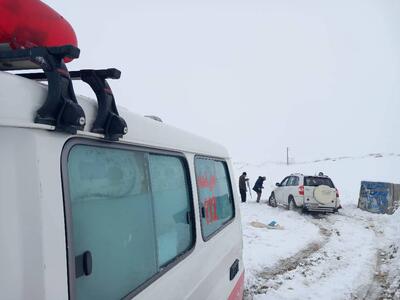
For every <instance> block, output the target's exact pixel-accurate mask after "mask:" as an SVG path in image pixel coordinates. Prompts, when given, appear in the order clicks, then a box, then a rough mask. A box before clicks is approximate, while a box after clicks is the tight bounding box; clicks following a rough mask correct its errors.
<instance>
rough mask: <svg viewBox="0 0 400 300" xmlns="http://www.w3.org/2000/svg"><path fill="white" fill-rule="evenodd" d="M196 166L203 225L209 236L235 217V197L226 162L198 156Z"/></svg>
mask: <svg viewBox="0 0 400 300" xmlns="http://www.w3.org/2000/svg"><path fill="white" fill-rule="evenodd" d="M195 166H196V182H197V189H198V194H199V201H200V207H201V210H202V214H201V226H202V232H203V236H204V237H205V238H207V237H209V236H210V235H211V234H213V233H214V232H215V231H217V230H218V229H219V228H221V227H222V226H223V225H224V224H225V223H226V222H228V221H229V220H230V219H232V218H233V217H234V207H233V197H232V192H231V186H230V181H229V175H228V169H227V167H226V164H225V163H224V162H222V161H217V160H212V159H206V158H196V160H195Z"/></svg>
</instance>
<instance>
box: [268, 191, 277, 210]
mask: <svg viewBox="0 0 400 300" xmlns="http://www.w3.org/2000/svg"><path fill="white" fill-rule="evenodd" d="M268 204H269V205H270V206H272V207H277V206H278V205H277V203H276V199H275V194H274V193H271V196H269V199H268Z"/></svg>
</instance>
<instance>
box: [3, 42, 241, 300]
mask: <svg viewBox="0 0 400 300" xmlns="http://www.w3.org/2000/svg"><path fill="white" fill-rule="evenodd" d="M76 49H77V48H75V49H74V48H71V47H70V48H65V47H64V48H63V49H62V47H53V48H37V49H33V50H32V49H30V50H29V51H28V50H18V51H16V50H7V51H0V70H2V71H0V245H1V246H0V249H1V250H0V253H1V255H0V299H4V300H22V299H29V300H103V299H104V300H113V299H135V300H148V299H163V300H168V299H170V300H177V299H194V300H206V299H209V300H221V299H229V300H236V299H242V297H243V284H244V269H243V260H242V232H241V223H240V212H239V201H238V196H237V193H236V189H235V188H234V182H235V179H234V177H233V172H232V166H231V162H230V159H229V155H228V153H227V151H226V150H225V148H224V147H222V146H220V145H218V144H215V143H213V142H210V141H209V140H207V139H204V138H201V137H198V136H195V135H193V134H189V133H187V132H185V131H183V130H179V129H176V128H174V127H172V126H169V125H167V124H165V123H162V122H159V121H157V120H154V119H151V118H146V117H142V116H139V115H136V114H133V113H131V112H129V111H127V110H124V109H121V108H118V109H117V106H116V105H115V99H114V96H113V95H112V92H111V90H110V88H109V86H108V84H107V81H106V80H105V79H107V78H118V77H119V75H118V71H117V70H115V69H108V70H84V71H76V72H69V71H68V70H67V69H66V67H65V65H64V64H63V63H62V62H61V61H60V59H62V58H63V57H65V55H67V56H68V55H70V56H71V57H72V56H73V55H74V54H73V52H74V50H76ZM78 50H79V49H78ZM71 51H72V52H71ZM66 53H67V54H66ZM68 53H69V54H68ZM75 55H76V53H75ZM30 64H32V65H30ZM34 65H36V66H39V67H40V68H42V69H44V71H45V73H31V74H15V70H21V69H26V68H34V67H35V66H34ZM10 70H14V73H13V74H11V73H10V72H7V71H10ZM73 79H77V80H78V79H80V80H83V81H85V82H87V83H89V84H90V86H91V87H92V88H93V90H94V92H95V94H96V96H97V102H96V100H93V99H88V98H84V97H75V94H74V91H73V88H72V81H71V80H73ZM38 81H47V83H46V84H42V83H40V82H38ZM137 101H140V99H138V100H137ZM132 106H134V104H132ZM118 110H119V111H118Z"/></svg>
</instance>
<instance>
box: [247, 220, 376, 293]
mask: <svg viewBox="0 0 400 300" xmlns="http://www.w3.org/2000/svg"><path fill="white" fill-rule="evenodd" d="M305 218H307V219H308V221H309V222H311V223H313V224H314V225H316V226H318V227H319V228H320V234H321V236H323V241H322V242H320V243H312V244H310V245H308V246H307V247H306V248H304V249H303V250H301V251H299V252H298V253H297V254H295V255H294V256H291V257H289V258H287V259H284V260H281V261H280V262H279V263H278V264H276V265H275V266H274V267H273V268H269V269H265V270H263V271H262V272H260V273H259V274H258V275H259V276H258V280H257V282H256V284H254V285H253V286H251V287H250V288H248V289H247V290H246V297H245V299H252V298H253V296H255V295H258V294H266V296H267V297H266V298H267V299H275V298H279V297H281V298H282V296H284V297H283V298H285V299H286V298H289V299H301V296H300V294H302V293H303V294H304V296H305V295H307V297H311V298H310V299H314V298H320V297H323V298H325V297H326V294H324V293H326V291H328V292H332V293H333V294H332V295H330V296H329V297H330V299H346V298H347V299H350V298H351V297H352V295H353V293H354V291H353V285H355V289H357V287H358V286H357V285H358V284H359V283H363V282H364V283H365V282H366V281H367V282H368V280H369V279H366V278H368V276H370V275H371V276H370V277H372V271H373V269H374V268H373V266H371V258H372V257H373V256H374V254H375V251H376V249H373V248H371V244H373V243H374V241H375V240H376V237H374V234H371V228H369V227H368V226H365V221H366V220H365V219H363V218H360V219H359V220H358V218H357V217H354V216H346V215H341V214H339V215H333V216H327V217H322V218H321V217H320V218H313V217H312V216H305ZM360 221H361V222H360ZM353 228H355V229H356V230H357V231H356V232H357V234H359V235H361V238H360V237H359V238H358V240H357V239H355V238H356V236H354V233H353V231H352V229H353ZM341 231H342V233H341ZM332 237H333V239H332ZM357 246H359V247H361V250H362V251H363V252H362V253H357V252H355V250H356V249H357ZM372 249H373V250H372ZM353 258H354V259H356V261H355V262H353ZM353 267H355V268H356V270H355V271H354V272H352V268H353ZM360 272H361V273H360ZM346 276H348V277H349V282H347V281H343V279H342V278H343V277H346ZM338 279H339V280H340V281H341V283H338V282H337V280H338ZM335 284H339V285H342V286H339V288H340V290H335ZM322 286H323V288H321V290H320V287H322ZM280 289H281V290H282V289H283V290H282V291H280ZM308 291H310V292H311V295H309V294H308ZM324 291H325V292H324ZM298 293H299V294H298ZM268 295H269V296H268ZM312 295H313V296H312ZM313 297H314V298H313ZM354 299H360V298H354Z"/></svg>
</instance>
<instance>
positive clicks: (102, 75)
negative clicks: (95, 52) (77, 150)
mask: <svg viewBox="0 0 400 300" xmlns="http://www.w3.org/2000/svg"><path fill="white" fill-rule="evenodd" d="M17 75H19V76H22V77H25V78H29V79H33V80H38V81H44V80H46V74H45V73H23V74H17ZM69 76H70V78H71V80H82V81H84V82H86V83H87V84H88V85H90V87H91V88H92V90H93V91H94V93H95V94H96V97H97V102H98V105H99V108H98V111H97V117H96V120H95V122H94V123H93V127H92V129H91V132H94V133H100V134H104V136H105V138H106V139H109V140H118V139H119V138H122V136H123V135H125V134H126V133H127V132H128V126H127V124H126V122H125V120H124V119H123V118H122V117H120V115H119V113H118V110H117V105H116V103H115V99H114V95H113V93H112V91H111V88H110V86H109V85H108V83H107V81H106V79H119V78H120V77H121V71H120V70H118V69H115V68H110V69H103V70H92V69H87V70H80V71H70V72H69Z"/></svg>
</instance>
